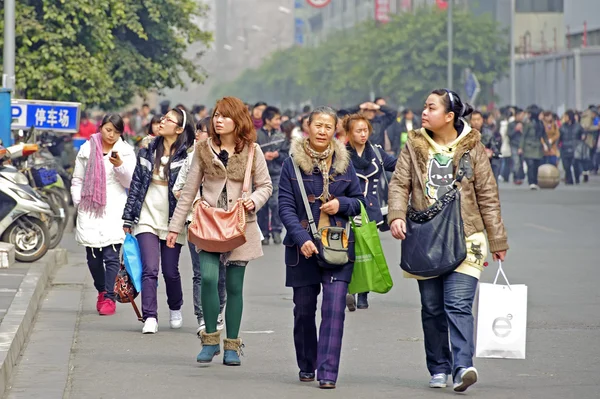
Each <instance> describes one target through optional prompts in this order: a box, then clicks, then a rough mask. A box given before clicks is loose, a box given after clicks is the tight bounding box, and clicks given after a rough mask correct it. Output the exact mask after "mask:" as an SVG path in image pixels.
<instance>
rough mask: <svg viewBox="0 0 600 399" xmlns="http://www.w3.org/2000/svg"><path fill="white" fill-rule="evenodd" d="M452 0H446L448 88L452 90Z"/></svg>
mask: <svg viewBox="0 0 600 399" xmlns="http://www.w3.org/2000/svg"><path fill="white" fill-rule="evenodd" d="M453 1H454V0H448V90H452V74H453V73H454V72H453V69H452V62H453V61H452V58H453V54H452V48H453V47H454V38H453V34H452V28H453V26H452V3H453Z"/></svg>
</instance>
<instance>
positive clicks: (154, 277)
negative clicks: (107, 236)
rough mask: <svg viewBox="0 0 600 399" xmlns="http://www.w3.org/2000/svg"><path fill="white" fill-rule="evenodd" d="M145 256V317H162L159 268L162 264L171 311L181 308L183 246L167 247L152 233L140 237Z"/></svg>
mask: <svg viewBox="0 0 600 399" xmlns="http://www.w3.org/2000/svg"><path fill="white" fill-rule="evenodd" d="M136 238H137V240H138V243H139V244H140V252H141V253H142V316H143V318H144V320H146V319H147V318H148V317H155V318H158V303H157V299H156V291H157V285H158V269H159V264H162V274H163V277H164V279H165V287H166V288H167V304H168V305H169V309H171V310H179V309H181V305H183V292H182V290H181V276H180V275H179V254H180V253H181V245H180V244H175V248H169V247H167V242H166V241H165V240H160V239H159V238H158V236H156V235H154V234H152V233H142V234H138V235H137V236H136Z"/></svg>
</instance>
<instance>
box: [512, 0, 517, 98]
mask: <svg viewBox="0 0 600 399" xmlns="http://www.w3.org/2000/svg"><path fill="white" fill-rule="evenodd" d="M510 105H513V106H514V105H517V71H516V65H515V0H510Z"/></svg>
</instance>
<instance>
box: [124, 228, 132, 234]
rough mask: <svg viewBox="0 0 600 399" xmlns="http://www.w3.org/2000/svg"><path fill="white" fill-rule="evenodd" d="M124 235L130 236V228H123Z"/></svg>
mask: <svg viewBox="0 0 600 399" xmlns="http://www.w3.org/2000/svg"><path fill="white" fill-rule="evenodd" d="M123 231H124V232H125V234H131V227H123Z"/></svg>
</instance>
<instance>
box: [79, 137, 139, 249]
mask: <svg viewBox="0 0 600 399" xmlns="http://www.w3.org/2000/svg"><path fill="white" fill-rule="evenodd" d="M90 150H91V145H90V142H89V141H86V142H85V143H84V144H83V145H82V146H81V148H80V149H79V153H78V154H77V158H76V160H75V170H74V171H73V179H72V180H71V196H72V197H73V203H74V205H75V206H76V207H77V229H76V230H75V240H76V241H77V242H78V243H79V244H81V245H84V246H86V247H91V248H104V247H107V246H109V245H113V244H121V243H122V242H123V240H124V239H125V233H124V232H123V228H122V227H121V213H122V211H123V207H124V206H125V202H126V201H127V192H126V191H125V190H126V189H127V188H129V185H130V183H131V177H132V175H133V171H134V169H135V152H134V150H133V147H132V146H130V145H129V144H127V143H126V142H124V141H123V140H117V142H116V143H115V145H114V146H113V151H117V152H118V153H119V157H120V158H121V160H122V161H123V165H121V166H119V167H118V168H115V167H114V166H113V164H111V163H110V161H109V157H110V155H106V156H105V157H104V170H105V171H106V203H107V206H106V208H105V214H104V216H103V217H102V218H96V217H94V216H92V215H91V214H90V213H89V212H86V211H83V210H82V209H79V207H78V206H79V203H80V201H81V189H82V187H83V180H84V179H85V171H86V167H87V163H88V161H89V159H90Z"/></svg>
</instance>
